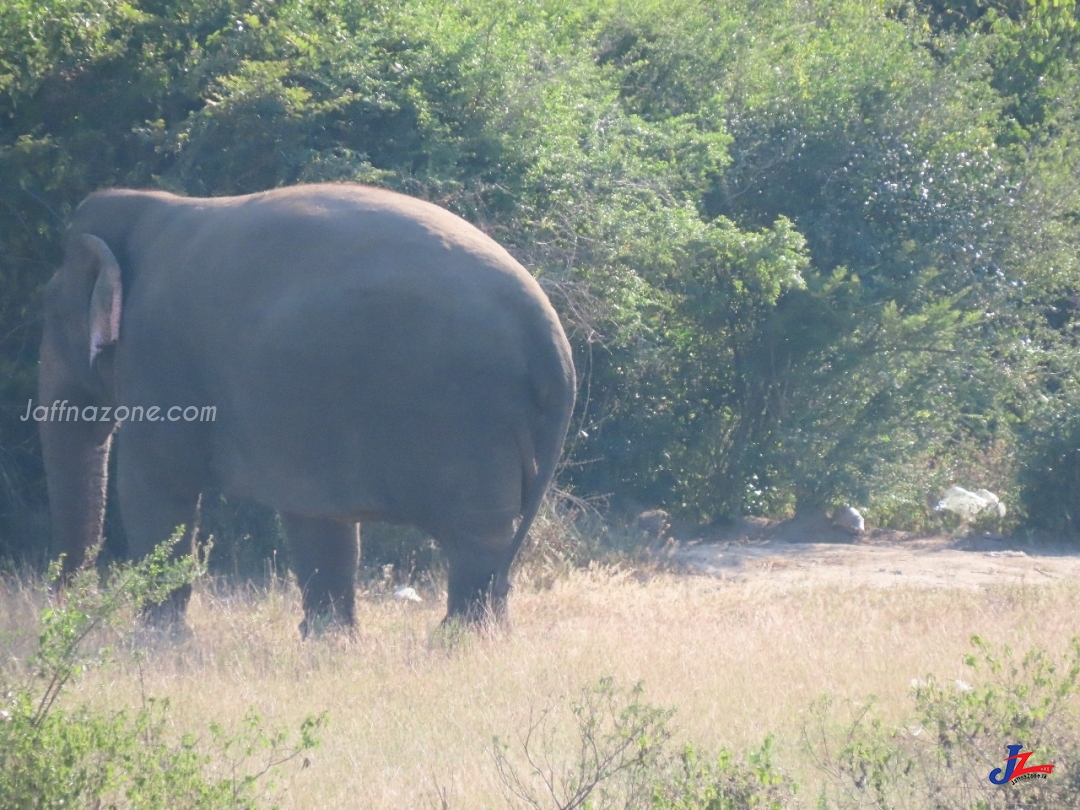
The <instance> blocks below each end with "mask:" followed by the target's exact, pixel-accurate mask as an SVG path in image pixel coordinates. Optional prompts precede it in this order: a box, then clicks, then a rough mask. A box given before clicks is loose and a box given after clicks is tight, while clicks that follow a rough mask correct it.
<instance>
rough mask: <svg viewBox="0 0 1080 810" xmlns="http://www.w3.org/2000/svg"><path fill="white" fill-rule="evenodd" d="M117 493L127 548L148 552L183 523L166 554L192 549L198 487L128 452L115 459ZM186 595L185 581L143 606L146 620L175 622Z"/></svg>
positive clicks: (158, 623) (171, 624)
mask: <svg viewBox="0 0 1080 810" xmlns="http://www.w3.org/2000/svg"><path fill="white" fill-rule="evenodd" d="M118 473H119V476H118V487H117V489H118V494H119V496H120V514H121V517H122V518H123V521H124V532H125V533H126V534H127V540H128V552H129V554H130V556H131V557H133V558H135V559H139V558H142V557H145V556H146V555H147V554H149V553H150V552H151V551H152V550H153V549H154V547H155V546H157V545H158V544H159V543H162V542H164V541H165V540H168V539H169V538H170V537H172V535H173V534H174V533H175V532H176V529H177V527H179V526H183V527H184V529H185V532H184V536H183V537H181V538H180V541H179V542H178V543H177V544H176V545H175V546H173V549H172V558H173V559H179V558H181V557H183V556H185V555H187V554H191V553H192V548H193V544H194V541H195V538H196V535H197V532H198V522H199V491H198V489H196V488H193V487H192V488H188V487H179V488H178V487H177V486H176V482H174V481H169V480H165V479H163V477H162V476H160V475H156V474H155V472H154V470H153V469H152V467H151V466H150V465H145V464H141V463H139V462H138V461H137V460H136V461H133V460H132V459H131V456H130V455H129V456H128V457H127V458H126V459H125V457H124V456H123V455H121V456H120V459H119V470H118ZM190 598H191V585H184V586H182V587H180V588H177V589H176V590H175V591H173V592H172V593H171V594H169V596H168V597H167V598H166V599H165V600H164V601H163V602H161V603H159V604H156V605H149V606H147V607H146V608H145V609H144V611H143V617H144V619H145V620H146V621H147V623H148V624H151V625H154V626H158V627H164V628H169V627H178V626H180V625H182V624H183V621H184V613H185V612H186V610H187V604H188V601H189V600H190Z"/></svg>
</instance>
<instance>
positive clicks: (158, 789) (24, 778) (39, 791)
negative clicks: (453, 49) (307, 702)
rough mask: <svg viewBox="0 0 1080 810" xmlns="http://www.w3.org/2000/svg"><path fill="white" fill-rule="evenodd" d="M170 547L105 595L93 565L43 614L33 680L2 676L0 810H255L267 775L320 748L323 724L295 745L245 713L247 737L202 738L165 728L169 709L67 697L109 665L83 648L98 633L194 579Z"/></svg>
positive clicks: (151, 703) (214, 732) (222, 733)
mask: <svg viewBox="0 0 1080 810" xmlns="http://www.w3.org/2000/svg"><path fill="white" fill-rule="evenodd" d="M177 539H178V538H174V539H173V541H172V544H163V545H161V546H159V547H158V548H157V549H156V550H155V551H154V552H153V553H152V554H151V555H150V556H148V557H147V558H146V559H144V560H143V561H141V562H139V563H138V564H135V565H129V566H120V567H116V568H114V569H113V570H112V571H111V572H110V574H109V577H108V582H107V583H106V584H105V585H104V586H101V585H100V584H99V582H98V576H97V572H96V571H95V570H94V568H93V566H92V563H88V565H87V566H84V567H83V568H82V569H81V570H80V571H79V572H78V573H77V574H76V575H75V577H74V579H73V580H72V582H71V583H70V584H69V585H68V586H67V587H66V589H65V592H64V596H63V598H62V599H58V600H56V601H55V603H54V604H52V605H51V606H49V607H47V608H45V609H43V610H42V612H41V617H40V627H41V630H40V636H39V638H38V644H37V650H36V652H35V653H34V655H33V658H32V660H31V662H30V663H31V670H30V672H29V673H23V675H22V677H19V673H17V672H12V671H0V694H3V702H2V709H0V807H4V808H5V809H8V808H10V810H24V809H25V810H30V808H42V809H43V810H44V808H56V807H72V808H82V807H85V808H96V807H114V808H140V810H153V808H161V810H179V809H181V808H191V810H209V809H210V808H255V807H259V806H262V805H263V804H264V802H263V799H264V798H265V795H266V791H267V790H268V789H269V786H267V785H263V784H261V780H262V781H265V780H263V777H264V776H265V775H266V774H268V773H270V772H272V771H274V770H275V769H277V768H278V766H280V765H281V764H283V763H285V762H288V761H289V760H291V759H293V758H295V757H297V756H299V755H300V754H301V753H302V752H304V751H308V750H310V749H311V748H313V747H314V746H316V745H317V744H318V739H317V736H316V734H317V731H318V729H319V727H320V726H321V725H322V723H323V718H308V719H307V720H305V721H304V723H303V725H302V726H301V728H300V732H299V735H298V736H297V737H295V738H293V737H292V736H291V735H288V734H285V733H284V732H280V731H272V730H268V729H267V728H266V726H265V724H264V723H263V721H262V719H261V718H260V716H259V715H258V713H257V712H255V711H254V710H249V711H248V712H247V714H246V715H245V719H244V726H243V728H242V729H240V730H227V729H224V728H222V727H220V726H218V725H212V726H211V727H210V728H209V735H208V737H207V738H205V739H202V740H200V739H197V738H196V737H195V736H194V735H190V734H188V735H183V736H180V737H177V735H175V734H174V733H173V732H172V731H171V730H170V726H171V723H170V720H169V715H170V708H171V707H170V705H169V702H168V701H167V700H166V701H160V700H156V699H154V698H152V697H151V698H144V700H143V702H142V704H141V705H140V706H137V707H135V708H133V709H119V710H110V709H105V708H101V707H96V706H94V704H93V702H92V701H84V702H81V703H73V702H72V700H71V699H70V698H69V697H68V696H67V695H66V692H67V691H68V690H67V687H68V686H69V685H70V684H71V683H72V681H73V680H74V679H76V678H77V677H78V675H79V673H80V672H82V671H83V670H84V669H86V668H88V667H91V666H103V665H105V662H106V660H107V654H108V650H107V649H101V648H98V649H96V650H93V651H91V650H90V647H89V642H90V641H91V640H93V639H94V638H95V634H96V633H98V631H100V630H101V629H103V628H105V627H108V626H114V627H115V626H116V625H118V624H119V623H120V622H121V621H124V620H128V621H130V620H132V619H133V618H134V617H135V615H136V614H138V613H139V612H140V611H141V610H142V609H143V608H145V607H146V606H147V605H149V604H152V603H154V602H159V601H161V600H162V599H164V598H165V597H166V596H167V595H168V593H169V592H170V591H172V590H173V589H174V588H175V587H177V586H179V585H182V584H185V583H190V582H191V581H192V579H193V578H194V576H195V575H196V573H197V571H198V566H197V565H196V564H195V563H194V562H193V561H192V560H191V558H185V559H183V560H179V561H172V560H170V553H171V545H173V544H175V542H176V540H177ZM58 574H59V565H58V564H57V565H54V566H53V569H52V575H53V576H54V577H55V576H56V575H58Z"/></svg>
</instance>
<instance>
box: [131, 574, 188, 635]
mask: <svg viewBox="0 0 1080 810" xmlns="http://www.w3.org/2000/svg"><path fill="white" fill-rule="evenodd" d="M190 600H191V586H190V585H184V586H183V587H181V588H177V589H176V590H175V591H173V592H172V593H170V594H169V595H168V596H167V597H165V599H164V600H163V601H161V602H156V603H151V604H147V605H144V606H143V607H142V609H141V610H140V611H139V616H140V618H141V619H142V622H143V625H144V626H145V627H147V628H150V629H153V630H160V631H164V632H170V633H171V632H178V631H181V630H182V629H183V628H184V626H185V624H184V616H185V614H186V613H187V606H188V602H189V601H190Z"/></svg>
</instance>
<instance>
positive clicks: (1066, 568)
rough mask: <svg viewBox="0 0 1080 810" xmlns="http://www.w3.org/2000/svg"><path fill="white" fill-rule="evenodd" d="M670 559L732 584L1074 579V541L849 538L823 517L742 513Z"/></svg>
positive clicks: (960, 584) (875, 534)
mask: <svg viewBox="0 0 1080 810" xmlns="http://www.w3.org/2000/svg"><path fill="white" fill-rule="evenodd" d="M672 559H673V561H674V562H676V564H678V565H680V566H682V567H683V568H684V569H685V570H687V571H688V572H693V573H699V574H708V575H711V576H715V577H718V578H720V579H724V580H729V581H732V582H754V583H756V584H763V585H770V586H777V587H785V586H788V585H792V584H795V583H818V584H833V585H837V584H848V585H870V586H873V587H882V588H888V587H895V586H897V585H905V586H916V587H926V588H978V587H981V586H984V585H1016V584H1047V583H1050V582H1053V581H1055V580H1060V579H1064V578H1070V577H1080V553H1077V549H1076V548H1075V546H1073V547H1067V546H1065V545H1062V544H1054V543H1047V542H1035V541H1024V540H1017V539H1015V538H1004V537H1001V536H999V535H968V536H964V537H950V536H935V537H912V536H908V535H904V534H903V533H900V532H890V531H885V530H869V531H867V532H865V533H864V534H862V535H860V536H858V537H852V536H851V535H849V534H846V533H844V532H843V531H841V530H838V529H836V528H835V527H833V526H832V525H831V524H829V522H828V521H827V520H825V519H824V518H822V519H820V520H813V519H809V520H808V519H793V520H788V521H782V522H775V521H766V520H759V519H754V518H747V519H744V520H742V521H740V522H739V523H738V524H737V525H735V526H734V527H732V528H730V529H727V530H724V531H721V532H717V533H715V534H712V535H711V536H708V537H706V538H698V539H689V540H685V541H683V542H682V543H681V544H680V545H679V546H678V547H677V548H676V549H675V550H674V551H673V552H672Z"/></svg>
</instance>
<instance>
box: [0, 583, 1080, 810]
mask: <svg viewBox="0 0 1080 810" xmlns="http://www.w3.org/2000/svg"><path fill="white" fill-rule="evenodd" d="M1046 582H1047V584H1045V585H1035V584H1021V585H1003V586H992V587H978V588H948V587H934V588H929V587H916V586H905V585H903V584H897V585H894V586H892V587H879V586H875V585H866V584H857V583H856V584H852V585H845V584H839V583H837V582H836V581H835V580H834V579H828V580H825V581H823V582H820V583H819V582H815V581H814V580H813V578H803V579H802V580H799V581H789V582H784V583H782V584H781V585H777V584H776V583H773V582H770V579H769V572H768V570H762V572H761V574H760V575H759V576H750V577H744V578H742V579H741V580H739V581H729V580H721V579H718V578H715V577H709V576H698V575H688V574H677V573H663V572H653V573H644V572H638V571H633V570H621V569H617V568H604V567H596V568H594V569H591V570H579V571H574V572H571V573H569V574H567V575H565V576H562V577H560V578H558V579H556V580H554V581H553V582H549V583H547V586H545V587H540V586H538V585H536V584H530V582H529V581H528V578H527V577H526V578H525V581H524V582H523V583H521V585H520V587H519V588H518V589H517V591H516V592H515V594H514V596H513V601H512V609H513V615H514V627H513V630H512V632H509V633H504V634H494V635H469V636H466V637H464V638H462V639H459V640H458V641H457V642H456V643H454V644H452V645H447V644H446V643H444V642H443V641H442V640H441V637H440V636H439V634H438V633H437V632H436V630H437V627H438V624H439V621H440V619H441V618H442V605H441V604H440V602H439V596H438V594H436V593H431V592H429V593H425V594H424V596H425V601H423V602H420V603H413V602H403V601H397V600H394V599H393V598H392V596H391V594H390V593H389V592H388V591H387V592H381V591H376V592H370V593H366V594H363V595H362V598H361V599H360V600H359V607H358V613H359V630H358V632H357V634H356V635H355V637H353V638H349V637H347V636H344V635H341V634H328V635H326V636H324V637H322V638H319V639H315V640H310V641H307V642H302V641H301V640H300V638H299V635H298V633H297V624H298V623H299V621H300V608H299V604H298V601H299V599H298V594H297V593H296V591H295V588H292V587H291V586H285V585H279V586H276V587H271V588H269V589H266V590H256V589H248V590H235V589H232V590H230V589H229V588H227V587H224V586H222V587H211V586H208V585H206V584H203V585H202V586H201V587H199V588H197V591H196V595H195V597H194V599H193V602H192V605H191V610H190V614H189V620H188V624H189V627H190V634H189V635H188V637H187V638H185V639H183V640H181V641H178V642H176V643H170V644H164V645H159V646H156V647H153V648H151V649H146V648H142V649H140V650H139V651H138V652H137V653H132V652H126V653H125V652H120V653H119V654H118V655H117V656H116V660H115V661H114V662H113V663H112V664H110V665H108V666H106V667H103V668H100V669H91V670H89V671H88V672H86V673H85V674H83V675H81V676H80V677H79V678H78V679H77V680H76V682H75V683H74V686H73V689H72V690H71V692H70V693H69V695H68V697H67V700H69V701H81V700H85V699H88V698H92V699H93V700H95V701H98V702H99V705H103V706H110V707H112V706H131V705H137V704H138V703H139V701H140V700H141V699H142V696H155V697H159V698H163V697H167V698H169V700H170V701H171V703H172V706H173V711H172V713H171V715H170V717H171V721H170V722H172V723H174V724H175V726H176V728H177V731H185V732H186V731H190V732H194V733H195V734H197V735H199V734H205V733H206V729H207V727H208V726H209V724H211V723H219V724H221V725H222V726H224V727H226V728H232V727H240V725H241V724H242V722H243V718H244V715H245V711H247V710H248V709H249V707H254V708H255V709H257V710H258V712H259V713H260V714H261V715H262V716H263V718H264V719H265V721H266V722H267V723H268V724H269V725H271V726H280V727H286V728H291V729H295V728H297V727H298V726H299V724H300V723H301V721H302V720H303V718H304V717H305V716H307V715H311V714H319V713H322V712H325V713H326V714H327V717H328V725H327V726H326V727H325V729H323V730H322V732H321V739H322V744H321V746H320V747H319V748H318V749H317V750H316V751H315V752H314V754H313V755H312V756H310V757H309V758H308V761H307V763H306V765H305V764H302V763H301V762H300V761H299V760H297V761H294V762H290V763H289V764H288V765H286V766H285V767H284V768H283V769H282V770H281V772H280V773H279V775H278V788H277V792H276V793H275V794H274V795H275V796H276V800H277V801H278V802H279V803H280V804H281V806H282V807H284V808H336V807H357V808H388V809H389V808H395V810H396V809H397V808H402V807H424V806H431V807H439V806H442V805H441V802H445V804H446V805H448V806H450V807H453V808H482V807H501V806H506V802H505V799H504V798H503V793H502V787H501V783H500V781H499V778H498V774H497V771H496V768H495V766H494V761H493V757H492V738H493V737H494V736H498V737H500V738H502V739H503V740H505V741H507V742H508V743H510V745H511V751H512V752H513V750H514V747H515V745H516V744H517V743H518V738H519V735H520V734H521V733H522V732H524V730H525V729H526V728H527V726H528V724H529V722H530V717H536V716H537V713H538V712H540V711H541V710H543V709H544V708H545V707H553V706H562V707H563V708H565V706H566V705H567V704H566V701H567V699H568V698H570V697H573V696H574V695H575V694H577V693H578V692H579V690H580V689H581V688H582V687H584V686H587V685H589V684H594V683H596V682H597V681H598V680H599V679H600V678H602V677H604V676H613V677H614V678H615V680H616V682H617V683H618V684H620V685H622V686H625V687H630V686H632V685H633V684H635V683H637V682H639V681H640V682H642V683H643V685H644V690H645V693H644V699H645V700H646V701H647V702H649V703H651V704H654V705H659V706H669V707H676V708H677V712H676V714H675V716H674V719H673V720H672V723H671V727H672V728H673V729H674V730H675V736H676V739H677V740H680V741H683V740H685V741H689V742H692V743H693V744H694V745H695V746H698V747H700V749H702V750H705V751H715V750H717V749H718V748H719V747H721V746H724V747H727V748H728V749H730V750H732V751H733V752H735V753H736V754H741V753H742V752H744V751H747V750H750V749H751V748H754V747H756V746H758V745H760V744H761V742H762V740H763V739H764V737H765V736H766V735H767V734H770V733H772V734H774V735H775V738H776V742H775V748H776V761H777V765H778V766H779V767H780V768H781V769H783V770H784V771H786V772H787V773H788V774H790V775H792V776H793V777H794V778H795V779H796V781H797V782H799V784H800V786H801V790H800V794H801V795H802V797H803V800H804V801H805V802H806V804H807V806H812V804H813V802H812V799H813V796H814V794H815V787H814V785H815V780H818V779H819V778H820V776H819V774H818V772H817V771H816V770H815V769H814V768H813V767H812V764H811V762H810V758H809V756H808V754H807V753H806V751H805V750H804V748H803V745H802V742H801V741H802V732H803V729H804V727H806V726H807V724H808V723H810V721H811V718H810V715H809V711H808V709H809V707H810V705H811V704H812V703H813V702H814V701H815V699H817V698H818V697H819V696H821V695H823V694H830V695H833V696H835V697H836V698H837V699H838V702H837V711H838V712H839V715H838V721H839V720H842V719H843V718H844V716H845V713H846V712H850V710H851V709H852V707H853V706H858V705H861V704H862V703H864V702H865V701H867V700H868V699H869V698H870V697H871V696H876V700H877V704H878V711H879V713H880V715H881V716H882V717H884V718H885V719H886V720H887V721H890V720H895V721H899V719H900V718H902V716H903V714H904V712H906V711H907V710H908V709H909V708H910V691H911V682H912V679H914V678H922V677H925V676H926V675H928V674H933V675H934V676H936V677H937V678H938V679H940V680H945V681H949V682H951V680H952V679H957V678H967V679H970V678H971V672H970V670H968V669H967V668H966V667H965V666H964V665H963V663H962V661H963V656H964V655H965V653H967V652H969V651H970V644H969V638H970V637H971V636H972V635H973V634H979V635H980V636H982V637H983V638H985V639H986V640H988V641H990V642H993V643H997V644H1007V645H1010V646H1012V647H1013V648H1015V649H1017V650H1026V649H1028V648H1029V647H1032V646H1039V647H1042V648H1044V649H1046V650H1047V651H1049V652H1051V653H1055V654H1057V653H1060V652H1061V651H1062V650H1064V648H1065V647H1066V645H1067V643H1068V641H1069V639H1070V638H1071V637H1073V636H1075V635H1077V634H1080V613H1078V611H1077V610H1076V605H1077V599H1078V595H1080V594H1078V589H1080V580H1077V579H1075V578H1073V577H1072V576H1063V577H1058V578H1054V579H1050V578H1047V580H1046ZM40 600H41V596H40V594H39V593H38V592H36V591H34V590H32V589H30V588H29V587H28V586H26V585H24V584H20V583H19V582H17V581H9V582H8V583H7V584H6V585H5V586H4V588H3V591H2V592H0V638H2V639H3V640H4V645H5V646H6V647H8V649H7V650H5V658H6V659H7V661H6V662H5V663H6V664H7V665H9V666H12V665H17V663H14V664H13V662H17V660H18V659H20V658H23V657H24V656H25V655H26V654H27V653H28V652H29V650H30V649H31V646H32V644H31V642H32V638H33V632H34V608H35V606H36V605H38V604H40ZM1003 744H1004V741H1003ZM564 753H565V756H566V757H567V760H568V761H569V759H570V758H571V757H572V756H573V746H572V745H571V743H570V742H569V741H567V744H566V751H565V752H564ZM440 797H441V798H440Z"/></svg>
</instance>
